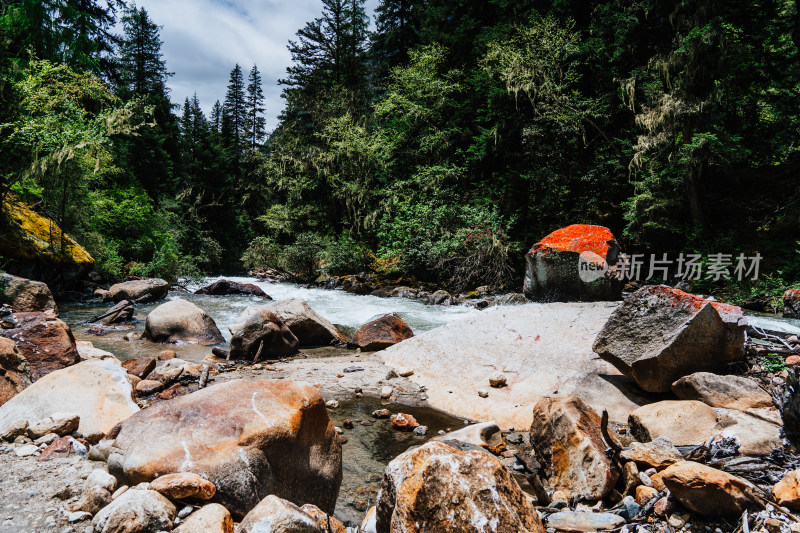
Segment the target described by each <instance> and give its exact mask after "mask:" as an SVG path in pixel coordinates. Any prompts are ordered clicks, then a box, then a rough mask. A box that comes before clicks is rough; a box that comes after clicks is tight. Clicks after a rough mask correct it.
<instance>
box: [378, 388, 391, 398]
mask: <svg viewBox="0 0 800 533" xmlns="http://www.w3.org/2000/svg"><path fill="white" fill-rule="evenodd" d="M393 392H394V389H393V388H392V387H382V388H381V398H383V399H384V400H386V399H388V398H389V397H391V395H392V393H393Z"/></svg>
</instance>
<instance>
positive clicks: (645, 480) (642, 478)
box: [639, 472, 653, 487]
mask: <svg viewBox="0 0 800 533" xmlns="http://www.w3.org/2000/svg"><path fill="white" fill-rule="evenodd" d="M639 481H641V482H642V485H644V486H645V487H652V486H653V480H652V479H650V476H648V475H647V474H645V473H644V472H639Z"/></svg>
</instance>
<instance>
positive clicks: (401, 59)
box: [370, 0, 419, 82]
mask: <svg viewBox="0 0 800 533" xmlns="http://www.w3.org/2000/svg"><path fill="white" fill-rule="evenodd" d="M375 29H376V31H375V33H373V34H372V36H371V47H370V55H371V59H372V63H373V65H374V73H375V78H376V79H377V80H376V81H378V82H381V81H383V80H385V79H386V76H387V75H388V74H389V71H390V70H391V69H392V68H394V67H396V66H398V65H405V64H406V63H408V51H409V50H410V49H412V48H413V47H414V46H416V45H417V44H418V43H419V27H418V21H417V17H416V7H415V5H414V1H413V0H381V3H380V4H379V5H378V7H377V8H376V9H375Z"/></svg>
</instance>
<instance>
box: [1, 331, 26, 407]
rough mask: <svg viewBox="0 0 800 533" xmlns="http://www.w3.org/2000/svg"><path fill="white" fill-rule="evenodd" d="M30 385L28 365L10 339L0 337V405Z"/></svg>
mask: <svg viewBox="0 0 800 533" xmlns="http://www.w3.org/2000/svg"><path fill="white" fill-rule="evenodd" d="M30 384H31V373H30V370H28V363H27V361H25V358H24V357H22V354H20V353H19V350H17V346H16V344H15V343H14V341H12V340H11V339H6V338H5V337H0V405H3V404H4V403H6V402H7V401H8V400H10V399H11V398H13V397H14V396H16V395H17V394H18V393H20V392H22V390H23V389H24V388H25V387H27V386H28V385H30Z"/></svg>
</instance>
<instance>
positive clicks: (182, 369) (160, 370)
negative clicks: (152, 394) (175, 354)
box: [147, 358, 201, 384]
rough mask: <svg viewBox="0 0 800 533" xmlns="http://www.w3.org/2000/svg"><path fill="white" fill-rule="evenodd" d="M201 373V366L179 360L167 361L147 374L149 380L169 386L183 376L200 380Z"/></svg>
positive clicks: (157, 365)
mask: <svg viewBox="0 0 800 533" xmlns="http://www.w3.org/2000/svg"><path fill="white" fill-rule="evenodd" d="M200 372H201V368H200V366H199V365H196V364H194V363H190V362H189V361H185V360H183V359H178V358H175V359H167V360H166V361H161V362H159V363H158V364H156V365H155V368H154V369H153V370H152V371H151V372H149V373H148V374H147V380H148V381H160V382H161V383H163V384H169V383H172V382H173V381H175V380H177V379H178V378H179V377H183V376H191V377H196V378H199V377H200Z"/></svg>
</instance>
